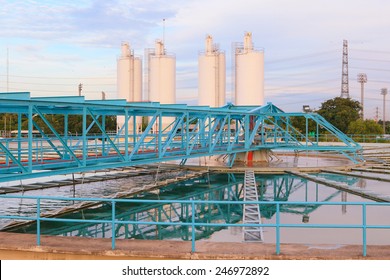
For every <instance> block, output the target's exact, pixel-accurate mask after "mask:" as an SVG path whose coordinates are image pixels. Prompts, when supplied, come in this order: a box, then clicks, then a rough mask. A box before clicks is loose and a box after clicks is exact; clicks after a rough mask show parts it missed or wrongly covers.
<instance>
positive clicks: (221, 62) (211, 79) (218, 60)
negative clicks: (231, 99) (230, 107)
mask: <svg viewBox="0 0 390 280" xmlns="http://www.w3.org/2000/svg"><path fill="white" fill-rule="evenodd" d="M198 63H199V70H198V76H199V100H198V105H201V106H210V107H221V106H224V105H225V102H226V70H225V69H226V58H225V53H223V52H221V51H220V50H219V48H218V46H217V45H216V44H213V38H212V37H211V36H210V35H207V36H206V48H205V52H202V53H200V55H199V58H198Z"/></svg>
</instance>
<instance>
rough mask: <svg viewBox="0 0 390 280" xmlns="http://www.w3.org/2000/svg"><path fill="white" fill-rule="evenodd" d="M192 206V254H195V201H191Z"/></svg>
mask: <svg viewBox="0 0 390 280" xmlns="http://www.w3.org/2000/svg"><path fill="white" fill-rule="evenodd" d="M191 206H192V219H191V223H192V224H191V227H192V228H191V235H192V237H191V252H192V253H195V211H196V209H195V201H193V200H192V201H191Z"/></svg>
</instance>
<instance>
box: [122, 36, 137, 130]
mask: <svg viewBox="0 0 390 280" xmlns="http://www.w3.org/2000/svg"><path fill="white" fill-rule="evenodd" d="M117 92H118V98H121V99H126V101H127V102H139V101H142V60H141V58H140V57H136V56H134V53H133V51H132V50H131V49H130V46H129V43H127V42H123V43H122V46H121V56H120V57H119V58H118V61H117ZM141 123H142V121H141V118H137V121H136V128H137V129H138V130H139V129H140V128H141ZM123 124H124V117H123V116H118V117H117V127H118V129H120V128H121V127H122V126H123ZM128 125H129V131H133V130H134V129H133V127H134V126H133V120H130V122H129V124H128Z"/></svg>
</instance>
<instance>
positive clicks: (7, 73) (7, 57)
mask: <svg viewBox="0 0 390 280" xmlns="http://www.w3.org/2000/svg"><path fill="white" fill-rule="evenodd" d="M7 92H9V51H8V48H7Z"/></svg>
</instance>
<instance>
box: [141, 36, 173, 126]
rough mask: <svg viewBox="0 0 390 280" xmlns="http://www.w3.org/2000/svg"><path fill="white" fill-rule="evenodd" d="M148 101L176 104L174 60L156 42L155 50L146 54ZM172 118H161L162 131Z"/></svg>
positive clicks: (158, 42) (162, 45) (159, 43)
mask: <svg viewBox="0 0 390 280" xmlns="http://www.w3.org/2000/svg"><path fill="white" fill-rule="evenodd" d="M147 56H148V99H149V101H153V102H160V103H161V104H175V103H176V58H175V56H174V55H172V54H167V53H166V51H165V47H164V42H162V41H161V40H157V41H156V45H155V49H154V50H149V52H148V54H147ZM172 121H173V118H163V120H162V124H163V129H164V128H165V127H166V126H167V125H169V124H170V123H171V122H172Z"/></svg>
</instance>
